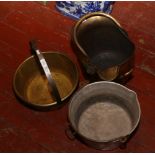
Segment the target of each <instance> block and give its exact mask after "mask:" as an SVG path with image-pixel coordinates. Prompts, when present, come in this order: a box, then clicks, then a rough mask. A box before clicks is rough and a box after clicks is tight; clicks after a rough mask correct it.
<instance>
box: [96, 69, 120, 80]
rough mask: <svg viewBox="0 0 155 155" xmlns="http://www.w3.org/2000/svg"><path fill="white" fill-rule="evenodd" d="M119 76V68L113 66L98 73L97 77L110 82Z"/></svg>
mask: <svg viewBox="0 0 155 155" xmlns="http://www.w3.org/2000/svg"><path fill="white" fill-rule="evenodd" d="M118 74H119V67H118V66H114V67H111V68H108V69H105V70H103V71H98V75H99V77H100V78H101V79H102V80H107V81H112V80H114V79H115V78H116V77H117V76H118Z"/></svg>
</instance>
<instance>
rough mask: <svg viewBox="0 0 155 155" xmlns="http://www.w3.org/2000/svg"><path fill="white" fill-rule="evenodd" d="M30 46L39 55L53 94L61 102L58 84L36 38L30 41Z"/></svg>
mask: <svg viewBox="0 0 155 155" xmlns="http://www.w3.org/2000/svg"><path fill="white" fill-rule="evenodd" d="M30 46H31V49H32V51H33V52H35V55H36V56H37V58H38V60H39V63H40V65H41V67H42V69H43V71H44V73H45V75H46V78H47V80H48V84H49V88H50V92H51V94H52V95H53V96H54V98H55V100H56V101H57V104H61V97H60V94H59V91H58V88H57V86H56V83H55V81H54V79H53V78H52V74H51V72H50V70H49V67H48V65H47V63H46V60H45V58H44V56H43V54H42V53H41V52H40V50H39V49H38V47H37V44H36V41H35V40H32V41H30Z"/></svg>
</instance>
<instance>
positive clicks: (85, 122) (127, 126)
mask: <svg viewBox="0 0 155 155" xmlns="http://www.w3.org/2000/svg"><path fill="white" fill-rule="evenodd" d="M131 129H132V120H131V117H130V114H129V112H128V111H127V110H126V109H125V108H124V107H122V106H120V105H119V104H114V102H111V101H109V100H108V101H102V102H101V101H99V102H96V103H94V104H91V105H90V106H89V107H87V108H86V109H85V110H84V111H83V112H82V114H81V116H80V117H79V121H78V131H79V133H80V134H81V135H83V136H84V137H86V138H88V139H92V140H94V141H110V140H113V139H116V138H119V137H121V136H126V135H127V134H129V132H130V131H131Z"/></svg>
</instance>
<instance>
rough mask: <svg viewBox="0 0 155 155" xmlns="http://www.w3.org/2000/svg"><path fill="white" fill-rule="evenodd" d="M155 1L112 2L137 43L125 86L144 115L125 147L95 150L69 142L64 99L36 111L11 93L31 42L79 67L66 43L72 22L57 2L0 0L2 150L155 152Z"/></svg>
mask: <svg viewBox="0 0 155 155" xmlns="http://www.w3.org/2000/svg"><path fill="white" fill-rule="evenodd" d="M154 4H155V2H116V3H115V4H114V9H113V13H112V15H113V16H114V17H115V18H116V19H118V21H119V22H120V23H121V25H122V26H123V27H124V28H125V29H126V30H127V32H128V33H129V36H130V38H131V40H132V41H133V42H134V43H135V45H136V54H135V68H134V73H133V76H134V77H133V78H132V79H131V80H130V81H129V82H128V83H127V84H126V86H127V87H129V88H131V89H133V90H134V91H136V92H137V94H138V98H139V102H140V106H141V110H142V115H141V121H140V125H139V128H138V130H137V132H136V133H135V134H134V135H133V137H132V138H131V140H130V141H129V142H128V144H127V147H126V148H125V149H120V148H118V149H115V150H112V151H99V150H95V149H93V148H90V147H88V146H86V145H84V144H83V143H81V142H80V141H79V140H77V139H75V140H70V139H69V138H68V137H67V136H66V134H65V130H66V129H67V127H68V121H67V115H68V103H66V104H65V105H64V106H63V107H62V108H61V109H59V110H56V111H49V112H39V111H35V110H32V109H30V108H27V107H25V106H24V105H23V104H22V103H21V102H20V101H19V100H18V99H17V98H16V97H15V95H14V93H13V89H12V80H13V75H14V73H15V70H16V69H17V67H18V66H19V64H20V63H21V62H22V61H23V60H25V59H26V58H27V57H29V56H30V55H31V53H30V48H29V44H28V42H29V40H31V39H32V38H35V39H37V40H38V45H39V48H40V49H42V51H49V50H50V51H61V52H64V53H66V54H67V55H68V56H69V57H70V58H71V59H72V60H73V61H74V62H75V63H76V64H77V66H78V69H79V72H80V82H81V81H83V80H84V76H83V75H82V72H81V68H80V66H79V63H78V60H77V58H76V56H75V54H74V51H73V50H72V48H71V45H70V39H71V37H70V35H71V31H72V27H73V25H74V23H75V21H73V20H72V19H69V18H68V17H65V16H63V15H61V14H60V13H59V12H58V11H57V10H56V9H55V3H54V2H49V3H48V4H47V6H44V5H42V4H40V3H38V2H0V152H155V20H154V19H155V18H154V16H155V13H154V10H155V5H154Z"/></svg>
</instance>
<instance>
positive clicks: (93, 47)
mask: <svg viewBox="0 0 155 155" xmlns="http://www.w3.org/2000/svg"><path fill="white" fill-rule="evenodd" d="M72 41H73V47H74V51H75V53H76V55H77V57H78V59H79V61H80V62H81V63H82V65H83V67H84V69H85V70H86V73H88V75H91V76H93V75H95V74H96V73H97V75H98V77H99V78H100V79H101V80H107V81H113V80H115V81H116V80H118V79H119V80H120V79H121V80H123V79H125V78H126V76H129V75H131V73H132V70H133V66H134V61H133V59H134V49H135V47H134V44H133V43H132V41H131V40H130V38H129V37H128V34H127V33H126V31H125V30H124V29H123V28H122V27H121V25H120V24H119V22H118V21H117V20H116V19H114V18H113V17H112V16H110V15H107V14H105V13H101V12H95V13H90V14H87V15H85V16H83V17H82V18H81V19H79V20H78V21H77V23H76V24H75V26H74V29H73V33H72ZM127 73H128V75H127Z"/></svg>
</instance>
